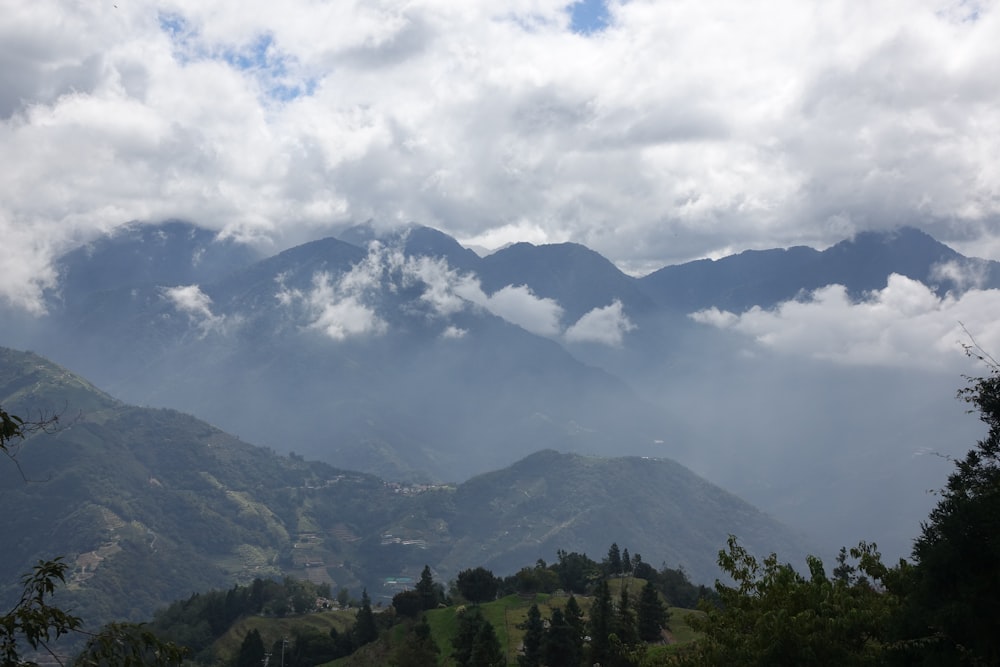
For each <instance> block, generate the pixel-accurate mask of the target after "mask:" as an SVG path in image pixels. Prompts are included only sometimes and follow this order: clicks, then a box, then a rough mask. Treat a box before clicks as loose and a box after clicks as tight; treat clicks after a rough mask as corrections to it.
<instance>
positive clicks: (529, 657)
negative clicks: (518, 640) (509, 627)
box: [517, 604, 558, 667]
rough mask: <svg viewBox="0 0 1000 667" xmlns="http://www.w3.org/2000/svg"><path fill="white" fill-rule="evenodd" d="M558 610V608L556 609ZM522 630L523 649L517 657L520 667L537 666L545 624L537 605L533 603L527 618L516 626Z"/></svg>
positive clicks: (540, 656)
mask: <svg viewBox="0 0 1000 667" xmlns="http://www.w3.org/2000/svg"><path fill="white" fill-rule="evenodd" d="M556 611H558V610H556ZM518 627H519V628H520V629H521V630H524V639H523V640H522V645H523V649H522V652H521V655H519V656H518V657H517V664H518V665H520V667H539V665H541V664H542V644H543V642H544V639H545V625H544V624H543V623H542V614H541V612H540V611H538V605H537V604H533V605H531V607H530V608H529V609H528V618H527V619H526V620H525V621H524V623H522V624H521V625H519V626H518Z"/></svg>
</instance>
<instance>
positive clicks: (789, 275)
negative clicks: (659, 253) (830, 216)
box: [639, 227, 1000, 312]
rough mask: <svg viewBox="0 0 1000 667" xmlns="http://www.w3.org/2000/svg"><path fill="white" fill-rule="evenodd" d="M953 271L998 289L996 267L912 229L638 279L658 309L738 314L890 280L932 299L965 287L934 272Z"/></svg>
mask: <svg viewBox="0 0 1000 667" xmlns="http://www.w3.org/2000/svg"><path fill="white" fill-rule="evenodd" d="M948 264H953V265H956V266H957V267H959V268H962V269H965V270H967V271H970V272H974V273H977V274H979V275H980V276H981V278H982V280H983V282H982V286H983V287H1000V264H998V263H997V262H987V261H983V260H975V259H969V258H966V257H963V256H962V255H960V254H959V253H957V252H955V251H954V250H952V249H951V248H949V247H948V246H946V245H944V244H942V243H939V242H938V241H935V240H934V239H933V238H932V237H931V236H929V235H927V234H925V233H924V232H921V231H920V230H918V229H914V228H912V227H902V228H900V229H898V230H896V231H893V232H862V233H860V234H858V235H857V236H855V237H854V238H852V239H847V240H845V241H841V242H840V243H837V244H836V245H834V246H831V247H830V248H827V249H826V250H823V251H818V250H813V249H812V248H805V247H801V246H800V247H794V248H788V249H787V250H782V249H776V250H747V251H746V252H742V253H740V254H738V255H731V256H729V257H724V258H722V259H719V260H715V261H713V260H708V259H703V260H698V261H696V262H690V263H687V264H679V265H676V266H667V267H664V268H662V269H660V270H659V271H655V272H653V273H651V274H649V275H647V276H644V277H643V278H641V279H639V284H640V286H641V287H642V289H643V290H644V291H645V293H646V294H648V295H649V296H650V297H651V298H653V299H655V300H656V301H657V302H658V303H660V304H661V305H663V306H665V307H668V308H671V309H675V310H679V311H682V312H692V311H695V310H701V309H703V308H709V307H712V306H714V307H716V308H719V309H720V310H730V311H734V312H743V311H745V310H748V309H750V308H752V307H753V306H760V307H761V308H771V307H773V306H775V305H777V304H778V303H780V302H782V301H788V300H790V299H794V298H796V297H797V296H799V295H800V294H801V293H803V292H810V291H813V290H815V289H818V288H820V287H824V286H826V285H833V284H837V285H844V286H845V287H847V289H848V292H849V293H850V294H851V295H852V296H854V297H855V298H858V297H860V296H862V295H863V294H864V293H865V292H870V291H872V290H877V289H882V288H884V287H885V284H886V278H887V277H888V276H889V274H891V273H898V274H900V275H903V276H906V277H908V278H912V279H913V280H919V281H920V282H922V283H924V284H925V285H928V286H932V287H934V288H935V289H936V290H937V291H938V292H939V293H940V294H944V293H945V292H947V291H950V290H959V291H962V290H963V289H964V288H965V287H966V286H965V285H961V284H959V283H957V282H956V281H955V280H954V278H952V277H950V276H949V275H948V274H946V273H942V272H940V270H939V269H940V268H941V267H943V266H945V265H948Z"/></svg>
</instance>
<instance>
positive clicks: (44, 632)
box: [0, 417, 82, 665]
mask: <svg viewBox="0 0 1000 667" xmlns="http://www.w3.org/2000/svg"><path fill="white" fill-rule="evenodd" d="M14 419H17V418H16V417H15V418H14ZM66 567H67V566H66V564H65V563H64V562H63V561H62V560H61V559H59V558H56V559H54V560H50V561H43V562H39V563H38V564H37V565H35V568H34V569H33V570H32V572H31V573H30V574H27V575H25V576H24V577H23V578H22V580H21V583H22V585H23V589H22V592H21V597H20V599H19V600H18V601H17V604H15V605H14V608H13V609H11V610H10V611H9V612H7V613H6V614H5V615H3V616H2V617H0V661H2V662H3V664H5V665H17V664H21V646H20V644H21V642H23V643H26V644H27V645H28V646H30V647H31V649H32V650H34V651H37V650H39V649H43V650H46V651H48V650H49V643H50V642H52V641H53V640H55V639H58V638H59V637H61V636H63V635H65V634H67V633H70V632H73V631H75V630H78V629H79V628H80V626H81V625H82V621H81V620H80V618H79V617H77V616H74V615H72V614H69V613H67V612H66V611H63V610H62V609H60V608H59V607H56V606H54V605H52V604H51V603H50V598H51V597H52V594H53V593H54V592H55V589H56V586H57V585H59V584H62V583H64V582H65V577H66ZM27 664H34V663H27Z"/></svg>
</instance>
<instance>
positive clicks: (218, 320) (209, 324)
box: [162, 285, 240, 336]
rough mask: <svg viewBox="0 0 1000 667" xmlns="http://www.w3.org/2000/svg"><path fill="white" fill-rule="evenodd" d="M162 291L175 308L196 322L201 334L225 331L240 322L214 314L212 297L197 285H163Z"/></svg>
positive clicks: (236, 319)
mask: <svg viewBox="0 0 1000 667" xmlns="http://www.w3.org/2000/svg"><path fill="white" fill-rule="evenodd" d="M162 293H163V296H165V297H166V298H167V300H169V301H170V302H171V303H172V304H173V305H174V307H175V308H176V309H177V310H179V311H180V312H182V313H185V314H187V316H188V317H189V318H190V319H191V321H192V322H194V323H196V324H197V326H198V328H199V329H200V330H201V333H202V335H203V336H204V335H206V334H208V333H209V332H216V333H226V331H227V330H228V329H229V327H231V326H232V325H234V324H238V323H239V322H240V319H239V318H229V317H226V316H225V315H214V314H213V313H212V298H211V297H209V296H208V295H207V294H205V293H204V292H202V291H201V287H199V286H198V285H183V286H178V287H164V288H162Z"/></svg>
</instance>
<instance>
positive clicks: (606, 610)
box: [587, 580, 614, 664]
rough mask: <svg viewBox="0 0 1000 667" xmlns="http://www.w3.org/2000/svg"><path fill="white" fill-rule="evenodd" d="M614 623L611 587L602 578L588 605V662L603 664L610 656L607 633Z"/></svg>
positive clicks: (608, 633) (610, 630) (609, 632)
mask: <svg viewBox="0 0 1000 667" xmlns="http://www.w3.org/2000/svg"><path fill="white" fill-rule="evenodd" d="M613 624H614V609H613V607H612V604H611V589H610V588H609V587H608V582H607V580H602V581H601V583H599V584H598V585H597V590H595V591H594V601H593V603H591V605H590V621H589V623H588V624H587V625H588V630H589V634H590V656H589V658H588V659H589V660H590V664H594V663H601V664H605V663H607V662H608V659H609V658H610V657H611V644H610V642H609V639H608V635H610V634H611V632H612V629H613V627H614V626H613Z"/></svg>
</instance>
